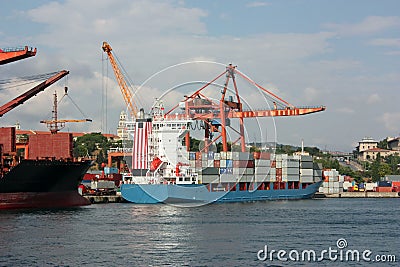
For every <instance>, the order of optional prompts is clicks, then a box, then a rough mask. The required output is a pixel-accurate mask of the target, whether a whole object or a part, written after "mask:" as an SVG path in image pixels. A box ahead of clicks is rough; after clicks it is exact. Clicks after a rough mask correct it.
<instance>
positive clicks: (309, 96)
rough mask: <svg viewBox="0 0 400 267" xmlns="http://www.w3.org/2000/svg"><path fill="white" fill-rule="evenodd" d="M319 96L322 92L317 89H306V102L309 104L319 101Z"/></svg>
mask: <svg viewBox="0 0 400 267" xmlns="http://www.w3.org/2000/svg"><path fill="white" fill-rule="evenodd" d="M319 96H320V91H319V90H317V89H315V88H312V87H308V88H306V89H304V101H305V102H306V103H307V104H311V103H313V102H314V101H316V100H317V99H319Z"/></svg>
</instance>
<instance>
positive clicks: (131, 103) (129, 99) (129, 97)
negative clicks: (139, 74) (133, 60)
mask: <svg viewBox="0 0 400 267" xmlns="http://www.w3.org/2000/svg"><path fill="white" fill-rule="evenodd" d="M102 48H103V51H104V52H106V53H107V56H108V58H109V60H110V63H111V66H112V68H113V70H114V74H115V77H116V79H117V82H118V84H119V87H120V89H121V92H122V96H123V97H124V100H125V103H126V105H127V107H128V108H129V112H130V115H131V118H136V117H137V114H138V111H139V109H138V107H137V105H136V103H135V100H134V99H133V93H132V91H131V88H129V86H128V84H127V82H126V81H125V78H124V75H123V74H122V72H121V70H120V67H119V66H118V63H117V61H116V60H115V57H114V55H113V53H112V52H111V51H112V48H111V46H110V45H109V44H108V43H107V42H103V46H102Z"/></svg>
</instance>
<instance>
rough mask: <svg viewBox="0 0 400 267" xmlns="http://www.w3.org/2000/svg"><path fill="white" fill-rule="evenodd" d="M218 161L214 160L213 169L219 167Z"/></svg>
mask: <svg viewBox="0 0 400 267" xmlns="http://www.w3.org/2000/svg"><path fill="white" fill-rule="evenodd" d="M220 165H221V164H220V161H219V160H214V167H215V168H219V167H220Z"/></svg>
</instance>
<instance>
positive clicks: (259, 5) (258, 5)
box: [246, 2, 271, 7]
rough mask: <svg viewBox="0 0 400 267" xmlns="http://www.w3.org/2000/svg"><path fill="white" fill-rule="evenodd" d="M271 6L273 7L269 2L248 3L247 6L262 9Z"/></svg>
mask: <svg viewBox="0 0 400 267" xmlns="http://www.w3.org/2000/svg"><path fill="white" fill-rule="evenodd" d="M269 5H271V4H270V3H268V2H251V3H248V4H247V5H246V6H247V7H262V6H269Z"/></svg>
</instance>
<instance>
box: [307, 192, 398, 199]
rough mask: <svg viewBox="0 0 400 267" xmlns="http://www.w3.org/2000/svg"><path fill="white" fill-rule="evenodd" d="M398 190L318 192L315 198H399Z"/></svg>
mask: <svg viewBox="0 0 400 267" xmlns="http://www.w3.org/2000/svg"><path fill="white" fill-rule="evenodd" d="M397 197H400V193H398V192H342V193H338V194H324V193H316V194H315V195H314V198H397Z"/></svg>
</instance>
